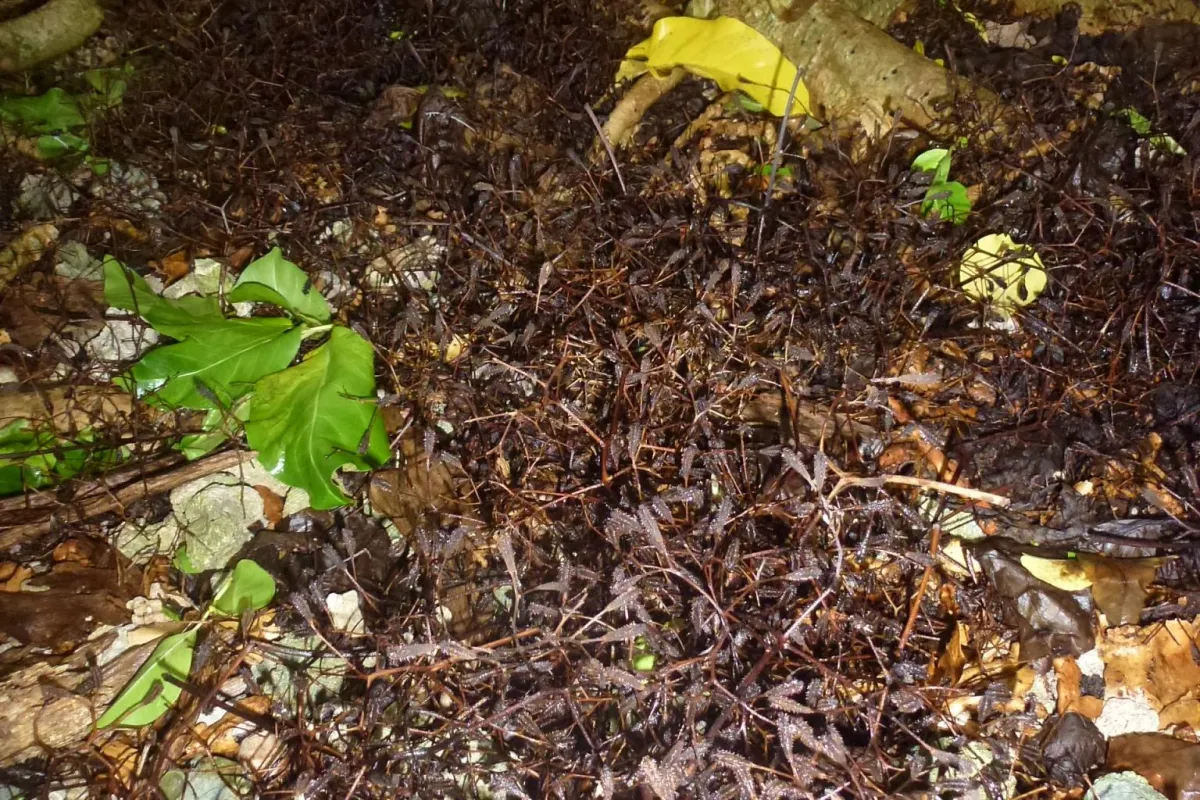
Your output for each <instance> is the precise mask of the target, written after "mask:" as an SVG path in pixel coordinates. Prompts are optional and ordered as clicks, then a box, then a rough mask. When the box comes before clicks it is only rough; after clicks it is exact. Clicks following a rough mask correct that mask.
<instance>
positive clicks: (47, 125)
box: [0, 87, 86, 134]
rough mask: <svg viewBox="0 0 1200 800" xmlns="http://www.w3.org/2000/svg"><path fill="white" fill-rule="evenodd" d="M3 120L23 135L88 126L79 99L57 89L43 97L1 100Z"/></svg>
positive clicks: (16, 97) (14, 96) (9, 97)
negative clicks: (77, 101) (80, 108)
mask: <svg viewBox="0 0 1200 800" xmlns="http://www.w3.org/2000/svg"><path fill="white" fill-rule="evenodd" d="M0 121H4V122H7V123H8V124H10V125H12V126H14V127H15V128H17V130H19V131H20V132H22V133H26V134H31V133H60V132H65V131H70V130H73V129H76V128H82V127H83V126H84V125H85V124H86V120H85V119H84V118H83V114H81V113H80V111H79V104H78V103H76V102H75V98H73V97H72V96H71V95H69V94H67V93H66V92H64V91H63V90H62V89H59V88H58V87H55V88H53V89H51V90H50V91H48V92H46V93H45V94H43V95H41V96H40V97H21V96H16V95H7V96H5V97H0Z"/></svg>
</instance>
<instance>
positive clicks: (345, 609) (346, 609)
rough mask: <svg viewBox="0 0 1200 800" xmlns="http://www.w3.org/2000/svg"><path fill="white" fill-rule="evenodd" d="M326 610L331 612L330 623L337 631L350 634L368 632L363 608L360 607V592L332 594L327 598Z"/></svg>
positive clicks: (351, 591)
mask: <svg viewBox="0 0 1200 800" xmlns="http://www.w3.org/2000/svg"><path fill="white" fill-rule="evenodd" d="M325 608H327V609H328V610H329V621H330V623H331V624H332V625H333V627H334V629H335V630H339V631H343V632H345V633H350V634H365V633H366V632H367V624H366V622H365V621H364V620H363V615H362V607H361V606H360V605H359V599H358V592H356V591H354V590H353V589H351V590H350V591H348V592H343V593H342V594H338V593H337V592H332V593H330V594H329V595H328V596H326V598H325Z"/></svg>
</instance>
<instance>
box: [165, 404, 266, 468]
mask: <svg viewBox="0 0 1200 800" xmlns="http://www.w3.org/2000/svg"><path fill="white" fill-rule="evenodd" d="M249 413H250V397H249V395H246V396H244V397H240V398H238V399H237V400H235V401H234V402H233V407H232V408H229V409H228V410H226V409H223V408H210V409H209V410H208V413H207V414H205V415H204V420H203V422H201V424H200V433H193V434H189V435H188V436H184V437H183V438H182V439H180V440H179V444H178V445H176V447H175V449H176V450H178V451H179V452H181V453H183V455H184V456H185V457H186V458H187V460H188V461H194V460H196V459H197V458H200V457H201V456H206V455H208V454H209V453H211V452H212V451H213V450H215V449H217V448H218V447H220V446H221V444H222V443H223V442H224V441H225V440H226V439H228V438H230V437H231V436H237V435H238V434H240V433H241V430H242V423H244V422H245V421H246V415H247V414H249Z"/></svg>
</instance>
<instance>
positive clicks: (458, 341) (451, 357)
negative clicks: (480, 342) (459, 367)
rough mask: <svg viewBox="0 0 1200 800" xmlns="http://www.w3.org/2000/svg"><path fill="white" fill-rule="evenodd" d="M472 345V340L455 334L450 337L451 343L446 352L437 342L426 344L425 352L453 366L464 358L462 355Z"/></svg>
mask: <svg viewBox="0 0 1200 800" xmlns="http://www.w3.org/2000/svg"><path fill="white" fill-rule="evenodd" d="M470 343H471V340H470V339H467V338H466V337H465V336H459V335H458V334H457V333H454V334H451V335H450V341H449V342H447V343H446V347H445V349H444V350H443V349H442V347H441V345H439V344H438V343H437V342H426V343H425V350H426V352H428V353H429V355H431V356H434V357H435V358H441V359H442V360H443V361H445V362H446V363H447V364H452V363H454V362H455V361H457V360H458V359H459V358H461V357H462V354H463V353H464V352H465V351H466V349H467V346H468V345H470Z"/></svg>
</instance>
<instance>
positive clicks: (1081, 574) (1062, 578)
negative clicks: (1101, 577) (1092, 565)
mask: <svg viewBox="0 0 1200 800" xmlns="http://www.w3.org/2000/svg"><path fill="white" fill-rule="evenodd" d="M1021 566H1022V567H1024V568H1025V569H1026V570H1028V571H1029V574H1030V575H1032V576H1033V577H1035V578H1037V579H1038V580H1039V581H1044V582H1046V583H1048V584H1050V585H1051V586H1053V587H1055V588H1056V589H1062V590H1063V591H1064V592H1078V591H1082V590H1083V589H1086V588H1088V587H1089V586H1091V585H1092V579H1091V578H1090V577H1088V574H1087V571H1086V570H1085V569H1084V568H1083V565H1082V564H1080V563H1079V562H1078V561H1076V560H1075V559H1071V558H1038V557H1037V556H1031V555H1028V554H1026V555H1023V556H1021Z"/></svg>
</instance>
